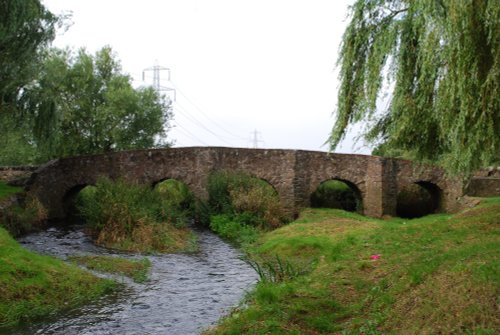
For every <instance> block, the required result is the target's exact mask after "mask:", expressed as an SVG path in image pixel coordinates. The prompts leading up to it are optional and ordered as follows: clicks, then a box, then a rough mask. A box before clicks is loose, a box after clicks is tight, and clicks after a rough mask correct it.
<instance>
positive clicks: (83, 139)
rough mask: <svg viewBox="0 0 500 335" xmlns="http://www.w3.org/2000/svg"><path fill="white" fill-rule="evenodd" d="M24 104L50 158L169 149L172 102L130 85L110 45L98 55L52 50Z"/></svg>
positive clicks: (40, 145)
mask: <svg viewBox="0 0 500 335" xmlns="http://www.w3.org/2000/svg"><path fill="white" fill-rule="evenodd" d="M22 103H23V105H24V107H25V108H26V109H27V110H28V111H31V113H30V114H32V115H34V120H35V121H34V135H35V139H36V141H37V144H38V147H39V149H40V150H41V151H42V152H43V153H44V154H45V155H46V156H47V157H49V158H50V157H61V156H68V155H79V154H91V153H100V152H105V151H110V150H124V149H135V148H150V147H155V146H162V145H168V143H167V142H165V141H164V140H163V138H164V137H165V135H166V130H167V129H168V121H169V119H170V118H171V116H172V114H171V109H170V103H169V101H167V100H166V99H165V98H164V97H162V96H160V95H159V94H158V93H157V92H156V91H155V90H153V89H152V88H138V89H135V88H134V87H132V85H131V79H130V77H129V76H128V75H126V74H123V73H122V72H121V67H120V63H119V61H118V60H117V59H116V57H115V55H114V54H113V52H112V50H111V48H110V47H104V48H103V49H102V50H100V51H98V52H97V53H96V54H95V55H91V54H88V53H87V52H86V51H85V50H84V49H80V50H79V51H78V52H77V53H76V54H75V53H74V52H71V51H70V50H57V49H54V50H51V51H50V52H48V54H47V56H46V60H45V62H44V67H43V70H42V72H41V73H40V75H39V78H38V79H37V80H36V82H35V83H34V84H33V85H31V86H30V87H28V88H27V89H26V91H25V92H24V94H23V97H22ZM48 125H51V126H50V127H49V126H48Z"/></svg>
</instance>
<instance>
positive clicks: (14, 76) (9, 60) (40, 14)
mask: <svg viewBox="0 0 500 335" xmlns="http://www.w3.org/2000/svg"><path fill="white" fill-rule="evenodd" d="M58 22H60V21H59V19H58V17H56V16H55V15H54V14H52V13H51V12H50V11H48V10H47V9H46V8H45V7H44V6H43V5H42V4H41V3H40V1H39V0H0V113H1V112H2V110H5V109H7V107H9V108H13V104H14V103H15V101H16V99H17V96H18V93H19V92H20V91H21V89H22V88H23V87H24V86H25V85H26V84H27V83H29V82H30V81H31V80H32V79H33V78H34V76H35V74H36V72H37V65H38V64H39V56H40V51H41V50H42V49H43V48H44V47H46V46H47V45H48V44H49V43H50V42H51V41H52V40H53V39H54V37H55V35H54V34H55V27H56V24H57V23H58Z"/></svg>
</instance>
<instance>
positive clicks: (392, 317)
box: [208, 198, 500, 334]
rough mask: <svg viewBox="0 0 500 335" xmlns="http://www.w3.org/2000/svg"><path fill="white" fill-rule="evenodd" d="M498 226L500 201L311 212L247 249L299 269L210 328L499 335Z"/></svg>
mask: <svg viewBox="0 0 500 335" xmlns="http://www.w3.org/2000/svg"><path fill="white" fill-rule="evenodd" d="M499 232H500V198H490V199H485V200H483V201H482V203H481V205H479V206H477V207H475V208H472V209H469V210H467V211H464V212H461V213H458V214H456V215H446V214H439V215H430V216H426V217H423V218H419V219H412V220H408V219H406V220H405V219H399V218H397V219H391V220H386V221H383V220H376V219H370V218H365V217H362V216H360V215H357V214H355V213H346V212H343V211H340V210H328V209H307V210H305V211H304V212H303V213H302V215H301V217H300V218H299V219H298V220H297V221H295V222H293V223H291V224H289V225H287V226H285V227H282V228H280V229H277V230H275V231H272V232H269V233H266V234H264V235H262V236H261V237H260V238H259V240H258V241H257V242H256V243H254V244H253V245H252V247H250V248H248V250H249V254H250V258H251V259H252V260H253V261H257V262H261V264H265V262H269V261H271V260H272V259H275V258H276V257H279V259H280V260H281V262H282V263H283V264H285V263H287V264H292V266H293V268H295V269H300V270H301V273H302V274H301V275H298V276H291V277H290V279H288V280H284V281H277V282H272V281H266V282H260V283H259V284H258V285H257V287H256V289H255V290H254V291H253V292H252V293H251V294H249V296H248V298H247V300H246V302H245V304H246V305H247V308H244V309H237V310H235V311H234V312H233V313H232V314H231V315H230V316H228V317H227V318H226V319H225V320H223V321H222V322H221V323H220V324H219V325H218V326H217V328H215V329H214V330H211V331H209V332H208V333H210V334H496V333H498V332H499V331H500V321H499V319H498V305H497V303H498V292H499V289H500V285H499V284H500V267H499V257H498V255H499V250H500V238H499ZM373 255H379V256H380V258H379V259H377V260H373V259H372V256H373Z"/></svg>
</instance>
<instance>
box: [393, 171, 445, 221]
mask: <svg viewBox="0 0 500 335" xmlns="http://www.w3.org/2000/svg"><path fill="white" fill-rule="evenodd" d="M442 199H443V191H442V189H441V188H440V187H439V186H438V185H436V184H435V183H432V182H430V181H424V180H421V181H417V182H414V183H412V184H410V185H407V186H405V187H403V188H402V189H401V190H400V191H399V192H398V195H397V203H396V215H397V216H399V217H402V218H408V219H412V218H419V217H422V216H425V215H429V214H434V213H438V212H440V211H441V208H442Z"/></svg>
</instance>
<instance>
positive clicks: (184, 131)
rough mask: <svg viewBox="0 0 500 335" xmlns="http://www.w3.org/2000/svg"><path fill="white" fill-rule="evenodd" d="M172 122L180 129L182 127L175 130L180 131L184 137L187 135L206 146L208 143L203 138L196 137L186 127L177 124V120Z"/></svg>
mask: <svg viewBox="0 0 500 335" xmlns="http://www.w3.org/2000/svg"><path fill="white" fill-rule="evenodd" d="M174 123H175V124H176V125H177V126H178V127H179V128H181V129H183V131H181V130H180V129H177V131H179V132H180V133H182V134H184V136H186V137H189V138H190V139H192V140H194V141H196V142H199V143H201V144H203V145H206V146H208V144H207V143H206V142H205V141H203V140H200V139H199V138H198V137H196V136H195V135H194V134H193V133H191V132H190V131H189V130H187V129H186V128H184V127H183V126H182V125H181V124H179V122H177V121H175V120H174Z"/></svg>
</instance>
